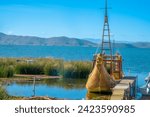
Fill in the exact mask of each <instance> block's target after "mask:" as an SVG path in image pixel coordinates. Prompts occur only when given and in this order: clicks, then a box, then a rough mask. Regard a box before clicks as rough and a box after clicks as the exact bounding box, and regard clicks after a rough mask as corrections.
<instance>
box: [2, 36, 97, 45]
mask: <svg viewBox="0 0 150 117" xmlns="http://www.w3.org/2000/svg"><path fill="white" fill-rule="evenodd" d="M0 45H45V46H87V47H88V46H92V47H95V46H97V44H95V43H93V42H90V41H87V40H81V39H77V38H68V37H64V36H62V37H52V38H40V37H35V36H16V35H6V34H4V33H0Z"/></svg>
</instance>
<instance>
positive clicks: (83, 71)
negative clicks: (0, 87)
mask: <svg viewBox="0 0 150 117" xmlns="http://www.w3.org/2000/svg"><path fill="white" fill-rule="evenodd" d="M91 69H92V62H89V61H64V60H62V59H53V58H0V78H12V77H14V76H16V74H24V75H46V76H63V77H64V78H87V77H88V75H89V73H90V71H91Z"/></svg>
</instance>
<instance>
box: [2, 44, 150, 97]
mask: <svg viewBox="0 0 150 117" xmlns="http://www.w3.org/2000/svg"><path fill="white" fill-rule="evenodd" d="M95 51H96V48H94V47H57V46H10V45H9V46H0V57H54V58H62V59H64V60H81V61H84V60H88V61H91V60H92V57H93V54H94V53H95ZM116 51H118V52H119V53H120V54H121V55H122V56H123V60H124V61H123V69H124V72H125V74H126V75H134V76H138V86H142V85H143V84H144V83H145V81H144V78H145V77H146V76H147V75H148V73H149V72H150V49H139V48H119V49H117V50H116ZM70 81H71V82H75V81H73V80H70ZM49 82H51V81H49ZM55 82H56V83H55V84H56V85H55V86H54V85H47V84H46V83H40V82H39V84H37V85H36V95H39V96H40V95H47V96H52V97H59V96H60V94H61V97H60V98H70V99H82V98H85V97H86V89H85V88H84V86H85V83H84V82H78V84H79V85H82V86H83V87H80V88H77V87H74V86H73V85H70V87H71V88H70V89H66V88H65V85H64V86H61V87H60V86H59V84H60V82H62V81H55ZM65 82H66V81H65ZM53 83H54V82H53ZM73 84H76V83H73ZM32 88H33V86H32V83H28V82H26V83H24V84H21V85H20V84H18V83H15V82H14V83H12V84H10V85H9V86H7V90H8V92H9V93H10V94H12V95H21V96H31V95H33V91H32Z"/></svg>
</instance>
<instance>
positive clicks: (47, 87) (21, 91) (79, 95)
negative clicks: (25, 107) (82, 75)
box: [5, 78, 110, 100]
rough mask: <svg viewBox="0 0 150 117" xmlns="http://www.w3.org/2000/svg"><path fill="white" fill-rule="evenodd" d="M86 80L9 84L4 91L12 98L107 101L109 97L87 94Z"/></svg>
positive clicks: (34, 81) (29, 81)
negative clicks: (44, 97)
mask: <svg viewBox="0 0 150 117" xmlns="http://www.w3.org/2000/svg"><path fill="white" fill-rule="evenodd" d="M86 81H87V79H68V78H60V79H43V80H41V79H36V80H34V79H33V80H28V81H13V82H11V83H10V82H9V85H5V86H6V90H7V92H8V93H9V94H10V95H13V96H24V97H30V96H49V97H54V98H59V99H73V100H74V99H75V100H81V99H87V100H109V99H110V95H109V94H108V95H106V94H105V95H104V94H100V93H89V92H88V91H87V90H86V88H85V84H86Z"/></svg>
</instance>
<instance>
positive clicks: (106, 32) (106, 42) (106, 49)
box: [101, 0, 113, 73]
mask: <svg viewBox="0 0 150 117" xmlns="http://www.w3.org/2000/svg"><path fill="white" fill-rule="evenodd" d="M101 54H104V55H105V56H107V60H109V61H110V68H111V73H112V71H113V68H112V59H113V58H112V47H111V40H110V28H109V21H108V7H107V0H105V16H104V25H103V34H102V45H101Z"/></svg>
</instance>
